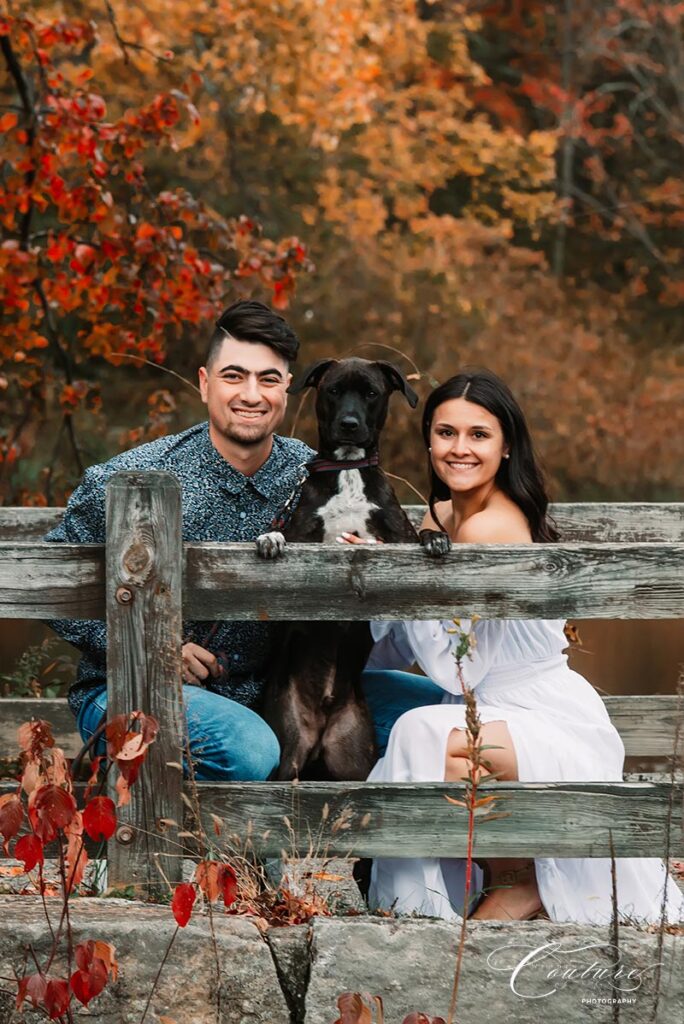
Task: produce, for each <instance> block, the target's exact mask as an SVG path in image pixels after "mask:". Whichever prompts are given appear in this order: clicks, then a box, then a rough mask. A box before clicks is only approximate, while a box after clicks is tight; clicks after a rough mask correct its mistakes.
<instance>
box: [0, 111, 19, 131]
mask: <svg viewBox="0 0 684 1024" xmlns="http://www.w3.org/2000/svg"><path fill="white" fill-rule="evenodd" d="M18 120H19V118H18V116H17V115H16V114H3V115H2V117H0V132H9V131H11V130H12V128H14V127H15V126H16V124H17V122H18Z"/></svg>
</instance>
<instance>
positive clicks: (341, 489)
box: [317, 469, 379, 543]
mask: <svg viewBox="0 0 684 1024" xmlns="http://www.w3.org/2000/svg"><path fill="white" fill-rule="evenodd" d="M337 480H338V483H337V494H333V496H332V498H329V499H328V501H326V503H325V505H321V507H320V508H319V509H318V512H317V514H318V515H319V516H320V517H321V519H322V520H323V542H324V543H328V542H330V541H334V540H335V537H339V535H340V534H341V533H358V535H359V537H362V538H363V539H364V540H368V538H369V537H371V536H372V534H371V533H369V531H368V517H369V516H370V514H371V512H375V511H376V509H377V508H378V507H379V506H378V505H375V504H374V503H373V502H372V501H369V500H368V498H367V497H366V494H365V491H364V489H363V480H362V478H361V473H360V471H359V470H358V469H343V470H342V472H341V473H340V474H339V476H338V478H337Z"/></svg>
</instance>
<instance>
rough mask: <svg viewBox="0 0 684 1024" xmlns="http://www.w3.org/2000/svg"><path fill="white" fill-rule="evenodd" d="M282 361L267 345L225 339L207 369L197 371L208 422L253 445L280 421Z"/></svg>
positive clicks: (285, 375) (285, 382)
mask: <svg viewBox="0 0 684 1024" xmlns="http://www.w3.org/2000/svg"><path fill="white" fill-rule="evenodd" d="M291 380H292V374H291V373H289V372H288V367H287V361H286V360H285V359H283V357H282V356H280V355H278V353H277V352H275V351H274V350H273V349H272V348H269V347H268V345H257V344H252V343H251V342H245V341H238V340H237V339H235V338H228V337H226V339H225V340H224V342H223V345H222V346H221V349H220V351H219V352H218V353H217V354H216V356H215V358H214V360H213V362H212V365H211V367H210V368H209V369H207V368H206V367H204V366H202V367H200V371H199V386H200V392H201V395H202V401H203V402H204V403H205V405H206V406H207V411H208V413H209V422H210V423H211V425H212V426H213V428H214V429H215V430H216V431H217V432H218V433H220V434H222V435H223V437H225V438H226V439H227V440H230V441H236V442H237V443H238V444H242V445H251V444H259V443H260V442H261V441H263V440H264V439H265V438H266V437H268V436H269V435H270V434H272V433H274V431H275V430H277V428H278V427H279V426H280V424H281V423H282V422H283V418H284V416H285V409H286V406H287V394H286V391H287V388H288V386H289V384H290V381H291Z"/></svg>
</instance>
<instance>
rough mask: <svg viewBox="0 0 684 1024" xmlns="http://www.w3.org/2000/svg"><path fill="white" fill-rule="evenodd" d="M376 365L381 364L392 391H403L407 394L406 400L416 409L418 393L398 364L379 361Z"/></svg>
mask: <svg viewBox="0 0 684 1024" xmlns="http://www.w3.org/2000/svg"><path fill="white" fill-rule="evenodd" d="M375 365H376V366H379V367H380V369H381V370H382V372H383V373H384V375H385V377H386V378H387V383H388V384H389V386H390V387H391V389H392V391H402V392H403V393H404V394H405V395H406V401H407V402H408V404H409V405H410V406H411V408H412V409H415V407H416V406H417V405H418V395H417V394H416V393H415V391H414V390H413V388H412V387H411V385H410V384H409V382H408V381H407V380H406V379H405V377H404V375H403V374H402V373H401V371H400V370H397V368H396V366H393V365H392V363H384V362H379V361H378V362H377V363H376V364H375Z"/></svg>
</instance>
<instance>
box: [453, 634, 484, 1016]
mask: <svg viewBox="0 0 684 1024" xmlns="http://www.w3.org/2000/svg"><path fill="white" fill-rule="evenodd" d="M453 621H454V627H455V628H454V629H453V630H452V632H453V633H455V634H456V635H457V636H458V643H457V645H456V651H455V659H456V672H457V675H458V681H459V684H460V687H461V692H462V694H463V700H464V703H465V709H466V715H465V717H466V740H467V749H468V772H467V775H466V777H465V778H464V780H463V781H464V783H465V794H464V796H465V800H454V799H453V797H449V796H447V797H446V799H447V800H448V801H449V803H452V804H456V805H457V806H459V807H465V808H466V810H467V812H468V837H467V847H466V869H465V891H464V894H463V914H462V917H461V928H460V935H459V941H458V949H457V951H456V966H455V968H454V982H453V986H452V990H451V1000H450V1002H449V1011H448V1014H447V1024H452V1022H453V1020H454V1015H455V1013H456V1005H457V1002H458V989H459V984H460V980H461V967H462V965H463V953H464V950H465V940H466V931H467V921H468V911H469V909H470V892H471V887H472V878H473V845H474V840H475V818H476V817H477V816H478V814H483V813H486V812H488V811H490V810H492V809H493V806H494V804H495V801H496V797H495V796H494V795H493V794H489V795H487V796H485V797H482V798H481V799H479V798H478V795H477V793H478V785H479V782H480V778H481V775H482V770H483V769H484V770H485V771H486V773H487V775H488V777H489V778H493V777H495V773H493V772H492V768H491V765H490V764H489V762H487V761H485V760H484V758H483V757H482V751H483V750H485V749H487V748H485V747H483V746H482V723H481V721H480V715H479V713H478V710H477V701H476V700H475V694H474V692H473V690H472V689H471V687H469V686H468V684H467V682H466V680H465V675H464V673H463V659H464V658H465V657H467V656H470V654H471V653H472V651H474V649H475V644H476V639H475V634H474V631H473V630H474V626H475V623H476V622H477V616H473V618H472V619H471V620H470V629H469V630H468V631H467V632H466V631H465V630H463V629H462V628H461V622H460V619H454V620H453ZM489 749H492V748H491V747H490V748H489Z"/></svg>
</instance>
